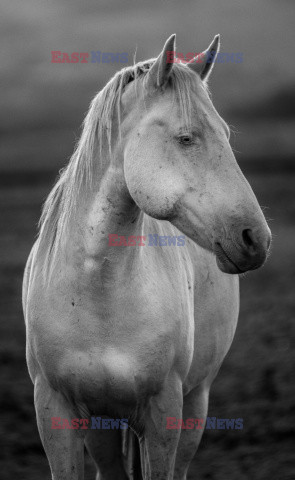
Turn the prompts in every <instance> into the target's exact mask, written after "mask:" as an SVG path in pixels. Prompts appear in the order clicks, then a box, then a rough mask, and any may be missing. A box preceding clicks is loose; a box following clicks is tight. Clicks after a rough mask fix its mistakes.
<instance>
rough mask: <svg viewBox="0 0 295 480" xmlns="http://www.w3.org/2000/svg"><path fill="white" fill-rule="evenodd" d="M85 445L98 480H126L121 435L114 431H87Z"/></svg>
mask: <svg viewBox="0 0 295 480" xmlns="http://www.w3.org/2000/svg"><path fill="white" fill-rule="evenodd" d="M85 445H86V447H87V450H88V452H89V454H90V455H91V457H92V459H93V460H94V462H95V464H96V467H97V470H98V472H99V474H98V475H97V479H99V480H127V479H128V477H127V475H126V473H125V470H124V465H123V459H122V435H121V432H120V431H116V430H88V431H87V434H86V437H85Z"/></svg>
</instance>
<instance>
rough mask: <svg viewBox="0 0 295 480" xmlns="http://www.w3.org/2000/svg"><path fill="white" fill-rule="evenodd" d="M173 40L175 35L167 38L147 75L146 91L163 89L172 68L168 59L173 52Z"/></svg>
mask: <svg viewBox="0 0 295 480" xmlns="http://www.w3.org/2000/svg"><path fill="white" fill-rule="evenodd" d="M175 38H176V35H175V33H174V34H173V35H171V37H169V38H168V40H167V41H166V43H165V45H164V48H163V50H162V52H161V53H160V55H159V56H158V58H157V59H156V61H155V63H154V64H153V66H152V67H151V69H150V71H149V73H148V74H147V79H146V86H147V88H148V90H152V91H153V90H155V89H157V88H161V87H165V85H166V83H167V81H168V78H169V75H170V72H171V70H172V67H173V62H168V59H169V58H171V52H174V51H175ZM173 57H174V55H173Z"/></svg>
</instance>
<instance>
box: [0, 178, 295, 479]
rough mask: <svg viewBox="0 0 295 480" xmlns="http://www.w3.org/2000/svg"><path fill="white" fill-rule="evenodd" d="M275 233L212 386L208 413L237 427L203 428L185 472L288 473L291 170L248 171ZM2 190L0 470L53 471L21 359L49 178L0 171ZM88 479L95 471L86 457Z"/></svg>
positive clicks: (293, 269)
mask: <svg viewBox="0 0 295 480" xmlns="http://www.w3.org/2000/svg"><path fill="white" fill-rule="evenodd" d="M247 177H248V179H249V181H250V183H251V184H252V186H253V188H254V190H255V192H256V194H257V196H258V199H259V201H260V203H261V204H262V205H263V206H267V208H266V209H265V214H266V217H267V218H268V219H269V221H270V226H271V228H272V231H273V249H272V255H271V258H270V259H269V261H268V263H267V265H266V266H265V267H264V268H263V269H261V270H260V271H258V272H254V273H251V274H249V275H247V276H246V277H245V278H243V279H242V280H241V313H240V319H239V325H238V329H237V333H236V336H235V339H234V342H233V345H232V348H231V350H230V353H229V354H228V356H227V358H226V360H225V362H224V364H223V366H222V368H221V371H220V373H219V376H218V377H217V379H216V381H215V383H214V386H213V388H212V393H211V399H210V407H209V416H216V417H221V418H243V420H244V428H243V429H242V430H232V431H231V430H215V431H214V430H206V431H205V433H204V437H203V441H202V443H201V446H200V449H199V452H198V454H197V455H196V457H195V460H194V462H193V464H192V466H191V470H190V475H189V479H204V480H205V479H207V480H209V479H210V480H213V479H214V480H246V479H253V480H269V479H270V478H271V479H274V480H291V479H294V478H295V459H294V437H295V435H294V433H295V409H294V393H295V391H294V390H295V387H294V361H295V353H294V352H295V349H294V338H295V323H294V306H295V295H294V282H295V249H294V245H295V227H294V221H293V220H294V216H295V198H294V182H295V172H293V173H292V172H286V173H285V174H284V173H280V174H276V173H274V172H268V171H267V169H265V172H264V173H262V172H260V173H253V172H252V173H249V174H248V175H247ZM0 181H1V194H0V214H1V219H2V221H1V233H0V251H1V256H2V265H3V268H2V270H1V277H0V298H1V303H0V308H1V311H0V316H1V322H0V334H1V339H2V342H1V351H0V359H1V366H2V368H1V374H0V375H1V378H0V381H1V389H2V392H1V408H0V412H1V423H0V429H1V448H0V472H1V474H0V476H1V479H2V480H11V479H12V478H18V479H26V480H27V479H30V480H35V479H39V478H43V479H44V480H46V479H49V478H50V472H49V467H48V463H47V460H46V457H45V454H44V452H43V448H42V445H41V442H40V440H39V435H38V431H37V427H36V421H35V413H34V408H33V387H32V384H31V381H30V378H29V376H28V373H27V368H26V364H25V330H24V323H23V316H22V309H21V283H22V273H23V269H24V265H25V261H26V257H27V256H28V253H29V250H30V247H31V245H32V243H33V241H34V236H35V234H36V223H37V221H38V218H39V214H40V206H41V204H42V202H43V200H44V198H45V196H46V195H47V193H48V192H49V188H50V184H51V182H52V176H49V177H46V175H43V176H40V178H39V177H38V176H35V177H32V178H31V179H30V176H28V177H27V178H24V177H13V176H11V177H10V176H7V177H5V176H2V177H1V180H0ZM85 468H86V478H87V479H88V478H89V479H90V478H94V470H93V467H92V465H91V463H90V460H89V458H87V459H86V467H85Z"/></svg>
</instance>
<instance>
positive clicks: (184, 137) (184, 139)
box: [179, 134, 193, 145]
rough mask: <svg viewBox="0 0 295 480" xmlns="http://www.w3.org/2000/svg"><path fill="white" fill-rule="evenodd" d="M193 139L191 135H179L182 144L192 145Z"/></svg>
mask: <svg viewBox="0 0 295 480" xmlns="http://www.w3.org/2000/svg"><path fill="white" fill-rule="evenodd" d="M192 141H193V137H192V136H191V135H188V134H186V135H180V137H179V142H180V143H181V144H182V145H191V143H192Z"/></svg>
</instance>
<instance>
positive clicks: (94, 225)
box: [83, 167, 143, 260]
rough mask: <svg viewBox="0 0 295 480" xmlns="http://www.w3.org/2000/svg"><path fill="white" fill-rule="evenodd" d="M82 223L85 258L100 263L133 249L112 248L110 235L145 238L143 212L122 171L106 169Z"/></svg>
mask: <svg viewBox="0 0 295 480" xmlns="http://www.w3.org/2000/svg"><path fill="white" fill-rule="evenodd" d="M83 224H84V225H83V230H84V231H83V239H84V245H85V255H86V256H87V257H88V258H96V259H97V260H99V259H100V257H101V258H105V257H109V255H127V254H128V251H129V250H130V249H126V248H123V249H122V248H120V249H113V248H111V247H110V246H109V235H110V234H117V235H119V236H121V235H122V236H125V237H128V236H131V235H136V236H138V235H142V225H143V213H142V212H141V211H140V210H139V208H138V207H137V205H136V204H135V203H134V201H133V200H132V198H131V197H130V194H129V192H128V190H127V187H126V184H125V182H124V179H123V173H122V172H121V171H120V170H119V169H114V168H113V167H109V169H108V170H107V172H106V174H105V175H104V177H103V179H102V181H101V184H100V185H99V188H98V190H97V191H96V192H94V193H93V194H92V195H91V198H90V201H89V204H88V206H87V208H86V217H84V220H83ZM119 251H120V252H119Z"/></svg>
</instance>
